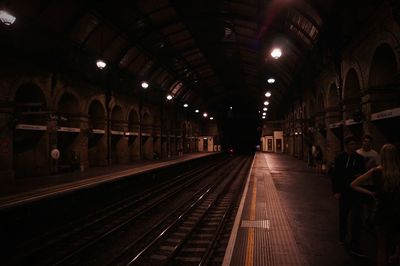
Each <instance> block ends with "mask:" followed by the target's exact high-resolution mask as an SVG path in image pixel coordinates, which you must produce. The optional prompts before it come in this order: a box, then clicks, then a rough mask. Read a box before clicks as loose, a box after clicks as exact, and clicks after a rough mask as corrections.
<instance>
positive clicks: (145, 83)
mask: <svg viewBox="0 0 400 266" xmlns="http://www.w3.org/2000/svg"><path fill="white" fill-rule="evenodd" d="M140 85H141V86H142V88H143V89H147V88H148V87H149V83H147V81H142V83H141V84H140Z"/></svg>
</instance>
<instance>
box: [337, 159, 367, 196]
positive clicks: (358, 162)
mask: <svg viewBox="0 0 400 266" xmlns="http://www.w3.org/2000/svg"><path fill="white" fill-rule="evenodd" d="M364 172H365V163H364V158H363V157H362V156H361V155H359V154H358V153H352V154H348V153H347V152H343V153H341V154H339V155H338V156H336V158H335V165H334V170H333V176H332V188H333V192H334V193H343V192H350V191H351V188H350V183H351V182H352V181H353V180H354V179H356V177H357V176H359V175H361V174H363V173H364Z"/></svg>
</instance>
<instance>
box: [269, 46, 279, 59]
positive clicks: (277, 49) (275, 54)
mask: <svg viewBox="0 0 400 266" xmlns="http://www.w3.org/2000/svg"><path fill="white" fill-rule="evenodd" d="M281 55H282V50H281V49H279V48H274V49H273V50H272V52H271V56H272V57H273V58H275V59H278V58H279V57H281Z"/></svg>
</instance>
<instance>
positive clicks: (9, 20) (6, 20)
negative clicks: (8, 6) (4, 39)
mask: <svg viewBox="0 0 400 266" xmlns="http://www.w3.org/2000/svg"><path fill="white" fill-rule="evenodd" d="M15 20H16V18H15V17H14V16H13V15H11V14H10V13H8V12H7V11H5V10H0V21H1V22H2V23H3V24H4V25H6V26H10V25H12V24H13V23H14V22H15Z"/></svg>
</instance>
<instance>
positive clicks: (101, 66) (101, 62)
mask: <svg viewBox="0 0 400 266" xmlns="http://www.w3.org/2000/svg"><path fill="white" fill-rule="evenodd" d="M106 65H107V64H106V62H104V61H103V60H97V61H96V66H97V67H98V68H100V69H103V68H105V67H106Z"/></svg>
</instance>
